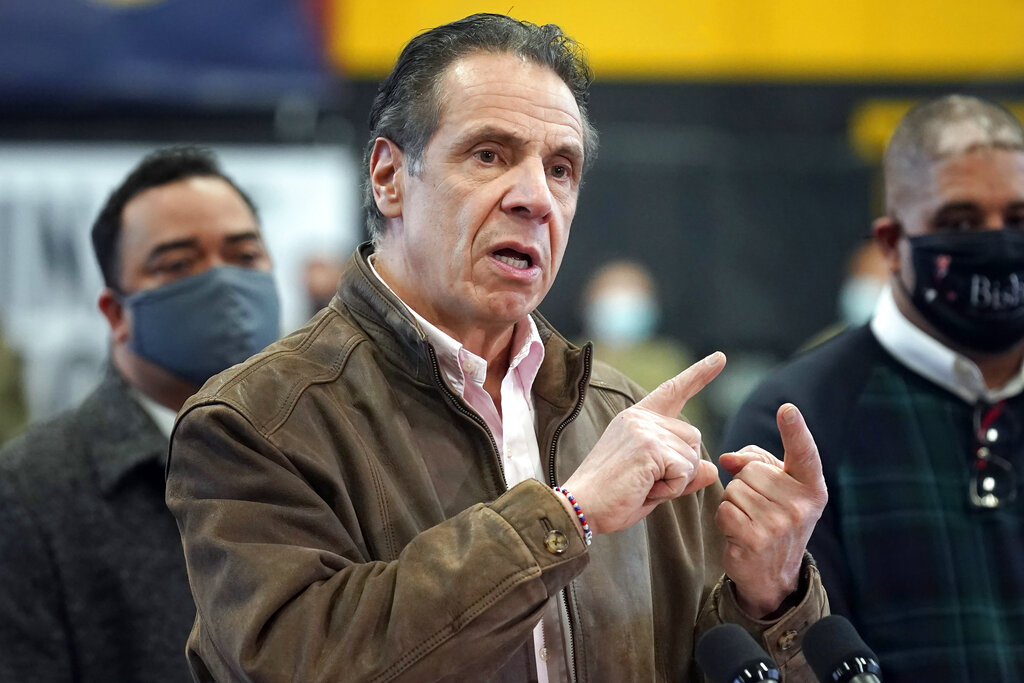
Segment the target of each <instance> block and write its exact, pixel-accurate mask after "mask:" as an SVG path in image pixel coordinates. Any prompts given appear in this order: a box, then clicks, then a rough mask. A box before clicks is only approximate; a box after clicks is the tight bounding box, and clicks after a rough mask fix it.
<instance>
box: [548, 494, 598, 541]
mask: <svg viewBox="0 0 1024 683" xmlns="http://www.w3.org/2000/svg"><path fill="white" fill-rule="evenodd" d="M552 488H553V489H554V490H555V491H558V492H559V493H561V494H562V495H563V496H565V497H566V498H568V499H569V504H570V505H572V509H573V510H575V511H576V516H577V517H579V518H580V524H582V525H583V537H584V538H585V539H586V541H587V545H590V543H591V541H593V540H594V532H593V531H591V530H590V525H589V524H587V517H586V515H584V514H583V510H582V509H581V508H580V504H579V503H577V502H576V499H575V498H573V495H572V494H571V493H569V489H566V488H562V487H561V486H553V487H552Z"/></svg>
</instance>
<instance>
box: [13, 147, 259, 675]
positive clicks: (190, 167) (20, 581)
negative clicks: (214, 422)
mask: <svg viewBox="0 0 1024 683" xmlns="http://www.w3.org/2000/svg"><path fill="white" fill-rule="evenodd" d="M92 240H93V245H94V247H95V252H96V258H97V259H98V261H99V265H100V269H101V270H102V271H103V278H104V283H105V285H106V286H105V288H104V289H103V291H102V293H101V294H100V298H99V308H100V310H101V312H102V313H103V315H104V317H105V318H106V320H107V322H108V323H109V325H110V330H111V337H110V358H111V362H110V366H109V368H108V371H107V373H106V376H105V378H104V380H103V381H102V383H101V384H100V386H99V387H98V388H97V389H96V391H95V392H94V393H93V394H92V395H91V396H89V397H88V398H87V399H86V400H85V401H84V402H83V403H82V404H81V405H80V406H79V407H78V408H76V409H75V410H72V411H70V412H68V413H66V414H64V415H61V416H59V417H57V418H55V419H54V420H51V421H49V422H46V423H43V424H40V425H38V426H36V427H34V428H33V429H31V430H29V431H28V432H27V433H26V434H25V435H24V436H22V437H21V438H20V439H18V440H16V441H14V442H12V443H11V444H9V445H8V446H7V447H6V448H5V449H4V450H3V451H0V613H2V614H3V615H4V618H3V619H0V652H2V653H3V654H2V656H0V680H2V681H62V682H66V681H76V682H86V681H153V682H156V681H188V680H190V676H189V673H188V667H187V666H186V663H185V659H184V655H183V649H184V642H185V639H186V637H187V635H188V631H189V628H190V626H191V624H192V621H193V618H194V615H195V608H194V607H193V603H192V597H191V594H190V592H189V587H188V581H187V578H186V573H185V565H184V561H183V558H182V555H181V545H180V540H179V536H178V533H177V529H176V528H175V525H174V520H173V518H172V517H171V515H170V513H169V512H168V511H167V509H166V507H165V506H164V485H163V482H164V477H163V471H164V464H165V462H166V452H167V444H168V437H169V434H170V429H171V425H172V424H173V421H174V415H175V413H176V411H177V410H178V409H179V408H180V407H181V405H182V403H184V401H185V399H186V398H188V397H189V396H190V395H191V394H193V393H194V392H195V391H197V390H198V389H199V387H200V385H202V383H203V382H205V381H206V379H207V378H209V377H210V376H211V375H213V374H214V373H216V372H219V371H220V370H223V369H224V368H226V367H228V366H229V365H232V364H233V363H237V362H240V361H242V360H245V359H246V358H247V357H248V356H249V355H251V354H253V353H255V352H256V351H258V350H260V349H261V348H263V346H265V345H267V344H269V343H270V342H272V341H273V340H274V339H275V338H276V337H277V333H278V317H279V311H278V299H277V292H276V289H275V285H274V280H273V278H272V276H271V274H270V267H271V264H270V257H269V256H268V254H267V251H266V248H265V247H264V244H263V239H262V237H261V235H260V227H259V222H258V220H257V216H256V210H255V207H253V205H252V203H251V202H250V200H249V199H248V197H247V196H246V195H245V194H244V193H243V192H242V191H241V190H240V189H239V188H238V187H236V186H235V185H234V183H233V182H232V181H231V180H230V179H229V178H228V177H227V176H225V175H224V174H223V172H222V171H221V170H220V167H219V166H218V164H217V161H216V160H215V158H214V157H213V156H212V155H211V154H210V153H208V152H206V151H203V150H199V149H194V148H176V149H168V150H160V151H157V152H155V153H153V154H152V155H150V156H148V157H146V158H145V159H143V160H142V162H141V163H140V164H139V165H138V166H137V167H136V168H135V169H134V170H133V171H132V172H131V174H130V175H129V176H128V177H127V178H126V179H125V181H124V182H123V183H122V184H121V186H120V187H118V188H117V189H116V190H115V191H114V192H113V193H112V194H111V196H110V198H109V199H108V200H107V203H106V205H105V206H104V207H103V209H102V210H101V212H100V214H99V217H98V218H97V219H96V222H95V224H94V225H93V229H92Z"/></svg>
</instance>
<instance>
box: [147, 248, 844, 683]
mask: <svg viewBox="0 0 1024 683" xmlns="http://www.w3.org/2000/svg"><path fill="white" fill-rule="evenodd" d="M369 251H370V247H369V246H368V245H364V246H363V247H361V248H360V250H359V252H357V254H356V255H355V256H354V257H353V259H352V261H351V263H350V265H349V267H348V268H347V270H346V273H345V275H344V277H343V278H342V281H341V284H340V286H339V293H338V296H337V297H335V299H334V300H333V301H332V302H331V304H330V306H329V307H328V308H326V309H324V310H323V311H322V312H321V313H320V314H318V315H317V316H316V317H315V318H314V319H313V320H312V321H310V323H309V324H308V325H306V326H305V327H304V328H302V329H300V330H299V331H297V332H295V333H294V334H292V335H290V336H288V337H286V338H285V339H283V340H281V341H280V342H278V343H276V344H274V345H273V346H271V347H270V348H269V349H268V350H267V351H266V352H264V353H262V354H260V355H259V356H257V357H255V358H253V359H250V360H249V361H248V362H246V363H245V364H243V365H241V366H237V367H235V368H233V369H231V370H229V371H227V372H225V373H222V374H221V375H219V376H217V377H216V378H215V379H214V380H211V382H209V383H208V384H207V385H206V386H205V387H204V388H203V390H202V391H201V392H200V393H199V394H197V395H196V396H195V397H193V398H192V399H191V400H190V401H189V402H188V403H187V404H186V405H185V407H184V408H183V409H182V412H181V415H180V417H179V420H178V424H177V426H176V429H175V433H174V437H173V443H172V447H171V456H170V461H169V464H168V481H167V502H168V505H169V506H170V508H171V510H172V511H173V512H174V515H175V516H176V518H177V520H178V525H179V529H180V531H181V535H182V540H183V543H184V549H185V557H186V560H187V563H188V571H189V578H190V581H191V584H192V590H193V593H194V596H195V600H196V605H197V608H198V615H197V618H196V623H195V626H194V628H193V631H192V634H191V637H190V638H189V642H188V647H187V651H188V652H187V654H188V657H189V662H190V665H191V666H192V670H193V672H194V674H195V675H196V676H197V678H198V679H199V680H200V681H210V680H222V681H223V680H253V681H255V680H259V681H304V682H311V681H321V680H322V681H391V680H403V681H417V682H420V681H530V680H533V679H534V678H535V675H536V671H535V668H534V664H533V654H532V651H531V647H530V640H531V638H530V634H531V630H532V628H533V626H534V624H535V623H536V621H537V619H538V618H539V616H540V614H541V611H542V610H543V609H544V607H545V605H546V604H547V603H548V602H549V599H550V598H552V597H555V596H559V597H557V598H556V599H561V600H563V601H564V605H565V607H566V608H567V610H566V611H567V614H568V626H567V628H566V629H565V630H566V631H567V633H568V636H567V639H568V643H569V645H568V647H567V648H566V651H567V652H568V659H569V660H570V662H569V666H570V670H571V673H572V676H574V677H575V679H576V680H578V681H629V682H633V681H681V680H696V676H697V674H696V669H695V668H694V664H693V647H694V642H695V638H696V636H697V635H699V633H701V632H703V631H704V630H706V629H707V628H710V627H711V626H713V625H714V624H716V623H719V622H720V621H723V620H728V621H735V622H738V623H740V624H741V625H743V626H745V627H746V628H747V629H748V630H750V631H752V632H754V633H761V634H763V635H764V639H765V640H764V642H765V644H766V645H767V646H768V647H769V649H770V650H771V654H772V655H773V656H774V657H775V659H776V661H777V662H779V664H780V665H783V667H784V669H785V668H786V667H787V664H785V663H786V662H789V665H788V666H795V665H799V666H800V668H801V671H800V672H799V673H796V672H794V673H793V674H792V675H790V677H789V678H788V679H787V680H790V681H797V680H808V681H811V680H813V678H812V677H811V676H810V674H809V671H807V669H806V666H804V665H803V658H802V656H799V652H800V649H799V634H801V633H802V632H803V630H804V629H805V628H806V626H807V625H808V624H809V623H811V622H813V621H814V620H816V619H818V618H819V617H820V616H822V615H823V614H825V613H827V601H826V599H825V597H824V593H823V591H822V589H821V585H820V581H819V580H818V575H817V570H816V569H815V568H814V567H813V566H811V565H807V569H806V577H807V579H808V581H807V583H808V584H809V589H808V590H807V594H806V597H805V598H804V599H803V601H802V602H801V603H800V604H799V605H798V606H797V607H796V608H794V609H791V610H790V611H789V612H787V613H786V614H785V615H784V617H783V618H782V619H781V620H779V621H775V622H771V623H765V622H756V621H753V620H750V619H748V618H746V617H745V616H744V615H743V614H742V613H741V612H740V611H739V609H738V608H737V606H736V604H735V600H734V598H733V596H732V592H731V590H730V589H729V588H728V587H727V584H725V585H726V587H723V584H721V583H720V582H719V578H720V576H721V574H722V567H721V556H722V547H723V540H722V538H721V536H720V534H719V532H718V530H717V529H716V527H715V524H714V521H713V518H714V512H715V510H716V508H717V506H718V504H719V502H720V500H721V496H722V489H721V487H720V486H719V485H717V484H716V485H714V486H710V487H708V488H706V489H704V490H703V491H701V492H699V493H696V494H693V495H689V496H685V497H683V498H681V499H678V500H677V501H675V502H673V503H672V504H664V505H661V506H660V507H659V508H658V509H657V510H655V512H654V513H652V514H651V515H650V516H649V517H648V519H647V520H646V521H645V522H643V523H639V524H636V525H635V526H633V527H632V528H630V529H628V530H625V531H622V532H619V533H615V534H609V535H602V536H599V537H597V538H595V539H594V544H593V546H591V547H590V548H589V549H588V548H587V547H586V545H585V544H584V541H583V537H582V534H581V533H580V529H579V525H578V523H577V522H576V520H575V519H573V518H572V517H571V516H570V515H569V514H567V512H566V510H565V508H564V507H563V505H562V504H561V502H560V501H559V500H558V498H557V494H554V493H553V492H552V491H551V490H550V486H549V485H550V484H552V483H554V482H562V481H564V480H565V479H567V478H568V477H569V475H570V474H571V473H572V472H573V471H574V470H575V469H576V467H577V466H578V465H579V464H580V462H581V461H582V460H583V458H584V456H585V455H586V454H587V453H588V451H589V450H590V448H591V447H592V446H593V444H594V443H595V442H596V441H597V439H598V437H599V436H600V435H601V433H602V432H603V430H604V428H605V426H606V425H607V424H608V422H609V421H610V420H611V419H612V417H614V416H615V415H616V414H617V413H618V412H619V411H621V410H623V409H624V408H626V407H628V406H630V405H632V404H633V403H634V402H635V401H636V400H637V399H638V398H639V397H640V396H641V395H642V394H641V390H640V389H639V388H638V387H637V386H636V385H635V384H633V383H632V382H630V381H628V380H626V379H625V378H624V377H623V376H622V375H621V374H619V373H617V372H616V371H614V370H612V369H611V368H609V367H607V366H604V365H602V364H600V363H593V362H592V361H591V351H590V348H589V346H588V347H586V348H584V349H579V348H576V347H573V346H572V345H570V344H569V343H568V342H566V341H565V339H563V338H562V337H561V336H560V335H558V334H557V333H556V332H555V331H554V330H553V329H552V328H551V327H550V326H549V325H548V324H547V323H546V322H545V321H544V320H543V319H542V318H540V317H539V316H538V317H537V324H538V327H539V328H540V331H541V335H542V338H543V339H544V342H545V358H544V363H543V366H542V368H541V370H540V373H539V374H538V376H537V380H536V383H535V385H534V394H535V401H536V415H537V434H538V438H539V439H540V443H541V449H540V451H541V457H542V458H543V460H544V467H545V470H546V471H547V472H548V476H549V478H550V481H548V482H545V483H542V482H538V481H535V480H531V481H526V482H523V483H522V484H519V485H518V486H515V487H514V488H512V489H511V490H508V491H506V487H505V482H504V479H503V474H502V466H501V463H500V461H499V457H498V454H497V451H496V448H495V445H494V441H493V437H492V436H491V434H490V433H489V431H488V430H487V428H486V427H485V425H484V423H483V421H482V420H481V419H480V418H478V417H476V416H475V415H474V414H473V413H472V411H470V410H469V409H468V408H467V407H466V406H465V405H464V404H463V403H462V402H461V401H460V400H459V399H458V398H457V397H456V395H455V394H454V393H453V392H452V391H451V390H450V389H449V388H448V387H447V385H446V384H445V382H444V380H443V379H442V375H441V373H440V372H439V370H438V365H437V360H436V357H435V355H434V350H433V349H432V348H431V347H430V345H429V344H428V343H427V342H426V341H425V340H424V337H423V334H422V333H421V331H420V330H419V329H418V327H417V325H416V323H415V322H414V321H413V320H412V319H411V318H410V317H409V316H408V315H407V313H406V311H405V309H404V307H403V306H402V305H401V304H400V302H399V301H397V300H396V299H395V298H394V296H393V295H392V294H391V293H390V292H388V291H387V290H386V288H383V287H381V286H380V283H379V282H378V281H377V280H376V278H375V277H374V276H373V274H372V273H371V272H370V271H369V269H368V266H367V264H366V260H365V259H366V256H367V255H368V253H369ZM552 532H562V535H564V537H565V538H567V539H568V547H567V548H566V549H565V550H564V551H563V552H560V553H554V552H551V551H550V550H549V549H548V548H549V547H552V548H553V547H554V546H553V545H552V544H551V543H550V542H549V541H550V540H551V537H552ZM555 535H557V534H555ZM563 589H564V592H563ZM790 631H792V632H793V633H792V634H791V633H789V632H790ZM794 636H796V637H795V638H794ZM783 648H785V649H783ZM794 656H795V659H794ZM790 660H792V661H790Z"/></svg>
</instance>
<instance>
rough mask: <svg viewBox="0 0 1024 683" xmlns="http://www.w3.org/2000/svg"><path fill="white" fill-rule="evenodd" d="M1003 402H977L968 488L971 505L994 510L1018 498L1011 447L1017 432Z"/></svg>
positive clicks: (1016, 438) (1015, 441) (1016, 439)
mask: <svg viewBox="0 0 1024 683" xmlns="http://www.w3.org/2000/svg"><path fill="white" fill-rule="evenodd" d="M1005 408H1006V402H1005V401H999V402H998V403H996V404H993V405H988V404H984V403H979V404H978V405H977V406H976V407H975V409H974V461H973V463H972V464H973V471H972V472H971V479H970V484H969V488H968V495H969V499H970V502H971V506H972V507H974V508H978V509H982V510H993V509H996V508H1000V507H1005V506H1006V505H1008V504H1010V503H1012V502H1013V501H1014V500H1016V498H1017V473H1016V472H1015V471H1014V469H1013V463H1012V462H1011V461H1010V460H1009V458H1010V457H1012V454H1011V452H1010V449H1011V447H1012V446H1013V444H1015V443H1019V441H1018V437H1019V436H1020V434H1019V430H1018V429H1017V428H1016V427H1017V425H1016V424H1014V422H1013V420H1012V415H1011V413H1010V412H1008V411H1006V410H1005Z"/></svg>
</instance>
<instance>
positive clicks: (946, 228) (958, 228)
mask: <svg viewBox="0 0 1024 683" xmlns="http://www.w3.org/2000/svg"><path fill="white" fill-rule="evenodd" d="M935 227H937V228H938V229H939V230H941V231H943V232H968V231H970V230H974V229H975V228H976V227H977V222H976V221H975V220H974V219H973V218H946V219H943V220H940V221H938V222H937V223H936V225H935Z"/></svg>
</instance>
